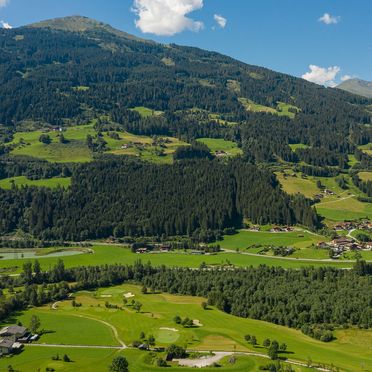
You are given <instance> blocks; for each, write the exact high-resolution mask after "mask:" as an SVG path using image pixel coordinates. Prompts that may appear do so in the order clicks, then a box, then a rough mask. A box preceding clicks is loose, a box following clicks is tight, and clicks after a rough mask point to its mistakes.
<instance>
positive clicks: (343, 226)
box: [334, 220, 372, 231]
mask: <svg viewBox="0 0 372 372" xmlns="http://www.w3.org/2000/svg"><path fill="white" fill-rule="evenodd" d="M334 229H335V230H336V231H351V230H354V229H356V230H365V231H371V230H372V223H371V222H370V221H367V220H366V221H347V222H342V223H338V224H337V225H335V226H334Z"/></svg>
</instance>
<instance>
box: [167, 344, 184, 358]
mask: <svg viewBox="0 0 372 372" xmlns="http://www.w3.org/2000/svg"><path fill="white" fill-rule="evenodd" d="M166 351H167V360H173V359H175V358H177V359H181V358H186V356H187V353H186V349H184V348H183V347H181V346H177V345H174V344H172V345H169V347H168V348H167V350H166Z"/></svg>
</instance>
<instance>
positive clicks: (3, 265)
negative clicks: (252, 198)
mask: <svg viewBox="0 0 372 372" xmlns="http://www.w3.org/2000/svg"><path fill="white" fill-rule="evenodd" d="M272 235H275V237H273V241H274V244H275V245H286V244H288V245H290V244H291V243H293V245H304V246H305V245H306V246H307V245H308V244H311V240H310V238H309V240H307V241H304V240H302V241H300V240H299V239H298V240H297V242H296V238H288V237H283V238H282V239H281V240H279V241H278V240H276V237H279V235H281V234H272ZM279 239H280V237H279ZM269 241H270V240H268V239H259V240H257V238H256V239H252V238H251V237H249V236H248V238H247V236H246V235H245V234H244V232H242V233H240V234H238V235H236V236H235V238H233V237H230V236H229V237H226V240H225V241H222V242H219V244H221V245H222V247H224V248H228V249H232V250H236V249H237V248H239V249H240V250H242V251H243V250H244V249H245V248H246V247H247V246H248V245H251V244H254V243H256V244H270V243H269ZM264 242H265V243H264ZM64 249H65V250H68V248H64ZM71 249H73V248H71ZM91 249H92V251H93V253H84V254H77V255H66V256H63V257H57V256H54V257H52V256H51V257H48V256H46V257H42V256H40V257H38V261H39V262H40V264H41V267H42V268H43V269H44V270H48V269H49V268H50V267H52V266H53V265H55V264H56V263H57V261H58V259H60V258H62V259H63V262H64V263H65V265H66V267H75V266H94V265H103V264H116V263H118V264H128V265H131V264H133V263H134V262H136V261H137V260H141V261H142V262H150V263H151V264H152V265H154V266H160V265H167V266H172V267H193V268H197V267H199V266H200V265H201V264H202V263H206V264H207V265H210V266H221V265H234V266H237V267H249V266H254V267H257V266H259V265H267V266H281V267H284V268H299V267H308V266H323V267H324V266H335V267H341V268H347V267H351V266H352V263H350V262H342V261H311V260H301V258H294V259H285V258H275V257H270V256H262V255H257V256H255V255H249V254H243V253H236V252H221V253H216V254H210V255H194V254H191V253H184V252H172V253H144V254H136V253H132V252H131V250H130V249H129V248H126V247H123V246H116V245H98V244H97V245H94V246H92V247H91ZM8 251H9V250H8ZM40 251H41V249H40V250H38V252H39V254H40ZM252 253H255V252H254V251H252ZM0 256H1V251H0ZM18 257H19V256H18ZM26 261H27V259H26V258H25V259H22V258H16V259H0V269H1V270H2V272H3V273H10V274H13V273H19V272H20V271H21V270H22V266H23V264H24V263H25V262H26Z"/></svg>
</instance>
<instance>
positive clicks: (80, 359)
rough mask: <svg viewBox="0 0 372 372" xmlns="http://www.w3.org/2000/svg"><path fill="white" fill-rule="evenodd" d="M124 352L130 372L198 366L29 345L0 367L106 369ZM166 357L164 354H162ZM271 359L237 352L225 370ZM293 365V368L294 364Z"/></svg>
mask: <svg viewBox="0 0 372 372" xmlns="http://www.w3.org/2000/svg"><path fill="white" fill-rule="evenodd" d="M57 354H58V355H59V356H60V357H63V355H64V354H67V355H68V356H69V357H70V358H71V360H72V362H71V363H65V362H63V361H54V360H52V356H55V355H57ZM119 355H123V356H124V357H126V358H127V360H128V361H129V370H130V372H144V371H146V372H147V371H158V372H159V371H164V369H165V370H166V371H186V372H191V371H195V368H186V367H182V368H180V367H175V366H174V365H173V366H169V367H168V368H161V367H155V366H154V365H149V364H147V363H146V355H147V353H146V352H141V351H138V350H132V349H128V350H125V351H115V350H107V349H106V350H105V349H81V348H79V349H71V348H64V347H32V348H31V347H26V349H25V350H24V351H23V352H22V353H21V354H20V355H16V356H13V357H6V358H3V359H0V370H1V371H6V370H7V367H8V365H12V367H13V368H15V369H16V370H18V371H39V370H40V371H45V370H46V368H53V369H54V370H55V371H63V372H76V371H94V372H107V371H108V367H109V365H110V364H111V361H112V360H113V358H115V357H116V356H119ZM159 356H162V357H163V356H164V355H162V354H161V355H159ZM268 362H269V361H268V360H267V359H264V358H259V357H248V356H243V355H238V356H237V360H236V363H235V364H233V365H232V364H230V363H229V362H228V360H227V359H226V360H223V361H222V362H221V363H220V364H222V366H223V368H219V370H222V371H247V372H250V371H252V372H253V371H258V370H259V366H260V365H265V364H267V363H268ZM292 368H293V367H292ZM215 370H216V368H214V367H211V368H203V369H202V371H207V372H211V371H215ZM293 370H294V371H295V372H302V371H310V369H306V368H301V367H294V368H293Z"/></svg>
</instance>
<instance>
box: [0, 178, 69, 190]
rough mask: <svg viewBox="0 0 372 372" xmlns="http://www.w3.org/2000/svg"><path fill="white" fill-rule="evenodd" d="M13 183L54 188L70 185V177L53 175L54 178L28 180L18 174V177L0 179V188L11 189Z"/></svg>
mask: <svg viewBox="0 0 372 372" xmlns="http://www.w3.org/2000/svg"><path fill="white" fill-rule="evenodd" d="M13 184H14V185H16V186H18V187H21V186H37V187H49V188H51V189H55V188H57V187H65V188H67V187H69V186H70V185H71V178H70V177H66V178H62V177H54V178H48V179H41V180H29V179H28V178H26V177H25V176H19V177H11V178H4V179H2V180H0V188H2V189H11V187H12V185H13Z"/></svg>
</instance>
